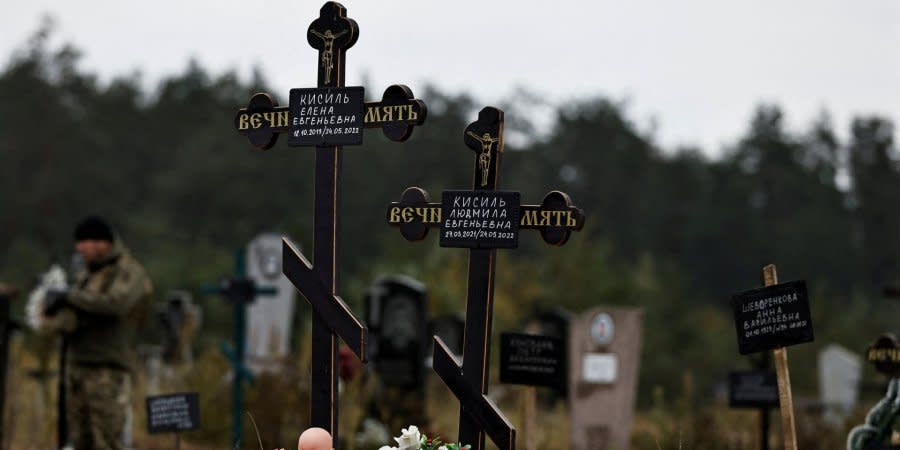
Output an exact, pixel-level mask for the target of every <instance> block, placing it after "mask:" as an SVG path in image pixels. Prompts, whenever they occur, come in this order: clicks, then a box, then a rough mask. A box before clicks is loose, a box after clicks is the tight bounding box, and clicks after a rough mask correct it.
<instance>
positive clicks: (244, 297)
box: [203, 249, 276, 448]
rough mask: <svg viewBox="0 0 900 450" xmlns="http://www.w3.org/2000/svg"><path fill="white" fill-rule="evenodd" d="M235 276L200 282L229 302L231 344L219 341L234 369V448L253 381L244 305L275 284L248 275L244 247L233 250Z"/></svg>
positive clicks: (240, 434)
mask: <svg viewBox="0 0 900 450" xmlns="http://www.w3.org/2000/svg"><path fill="white" fill-rule="evenodd" d="M235 253H236V254H235V262H234V277H233V278H230V279H226V280H222V282H221V283H219V284H218V285H206V286H203V292H204V293H205V294H218V295H221V296H222V297H223V298H224V299H225V300H226V301H228V302H230V303H231V304H232V312H233V319H232V325H233V327H234V328H233V331H232V336H233V339H234V344H233V345H232V346H230V345H228V343H227V342H223V343H222V353H224V354H225V357H226V358H227V359H228V361H229V362H230V363H231V370H232V371H233V372H234V378H233V379H232V395H231V409H232V411H231V446H232V447H233V448H237V446H238V445H240V443H241V440H242V439H243V436H244V433H243V426H242V424H243V421H242V420H241V418H242V416H243V414H244V411H243V410H244V381H247V382H249V383H253V373H252V372H250V369H248V368H247V365H246V364H245V361H244V353H245V350H246V348H247V305H249V304H250V303H252V302H253V301H254V300H255V299H256V297H257V296H259V295H274V294H275V293H276V290H275V288H273V287H270V286H257V285H256V282H254V281H253V280H251V279H249V278H247V269H246V258H245V257H244V250H243V249H239V250H237V251H236V252H235Z"/></svg>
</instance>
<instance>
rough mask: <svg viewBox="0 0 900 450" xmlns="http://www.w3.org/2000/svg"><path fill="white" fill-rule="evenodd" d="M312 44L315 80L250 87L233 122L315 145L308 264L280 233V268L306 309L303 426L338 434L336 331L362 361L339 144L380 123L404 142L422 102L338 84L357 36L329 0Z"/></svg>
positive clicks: (358, 139)
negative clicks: (284, 98) (350, 297)
mask: <svg viewBox="0 0 900 450" xmlns="http://www.w3.org/2000/svg"><path fill="white" fill-rule="evenodd" d="M306 36H307V41H308V42H309V44H310V45H311V46H312V47H313V48H315V49H317V50H318V51H319V58H318V61H319V63H318V87H317V88H312V89H292V90H291V93H290V104H289V106H288V107H283V106H281V107H280V106H278V104H277V102H276V101H275V100H274V99H273V98H272V97H271V96H270V95H268V94H256V95H254V96H253V97H251V99H250V103H249V105H248V106H247V108H244V109H241V110H240V111H238V112H237V114H236V115H235V118H234V127H235V129H236V130H237V131H238V133H240V134H242V135H246V136H247V138H248V139H249V140H250V143H251V144H253V145H254V146H256V147H258V148H261V149H267V148H271V147H272V146H274V145H275V142H276V141H277V139H278V135H279V134H282V133H286V134H288V145H289V146H292V147H301V146H314V147H316V166H315V206H314V237H313V238H314V245H313V261H314V262H315V266H313V265H312V264H311V263H310V262H309V261H308V260H307V259H306V258H305V257H304V256H303V254H302V253H301V252H300V251H299V249H297V248H296V247H295V246H294V245H293V244H291V243H290V242H289V241H288V240H286V239H285V240H284V245H283V264H282V265H283V270H284V274H285V275H286V276H287V277H288V279H290V280H291V282H292V283H293V284H294V286H295V287H296V288H297V289H298V290H299V291H300V293H301V294H302V295H303V296H304V297H305V298H306V299H307V301H309V303H310V304H311V305H312V308H313V312H314V313H313V321H312V369H311V370H312V377H311V391H312V392H311V402H310V410H311V412H310V421H311V426H314V427H320V428H324V429H326V430H328V431H329V432H330V433H331V435H332V437H333V439H334V442H335V443H337V442H338V441H339V440H338V403H339V402H338V370H337V363H338V340H337V339H338V337H340V338H341V339H343V340H344V342H346V343H347V345H348V346H349V347H350V349H351V350H353V352H354V353H355V354H356V356H357V357H359V358H360V360H362V361H363V362H365V361H366V340H367V335H368V333H367V330H366V327H365V325H363V324H362V323H361V322H360V321H359V320H358V319H357V318H356V317H355V316H354V315H353V313H352V312H351V311H350V309H349V308H348V307H347V305H346V303H345V302H344V301H343V300H342V299H341V298H340V297H338V296H337V295H336V292H337V286H338V258H337V256H338V230H339V229H340V221H339V214H338V211H339V208H340V196H341V159H342V152H341V150H342V148H343V145H359V144H361V143H362V134H363V133H362V129H364V128H381V129H382V131H383V132H384V134H385V135H386V136H387V137H388V138H389V139H391V140H394V141H404V140H406V139H407V138H409V136H410V134H411V133H412V130H413V127H415V126H416V125H421V124H422V123H423V122H424V120H425V116H426V115H427V109H426V107H425V103H424V102H422V101H421V100H417V99H415V98H414V97H413V94H412V91H410V89H409V88H408V87H406V86H402V85H393V86H390V87H389V88H387V90H385V92H384V95H383V97H382V99H381V101H380V102H369V103H364V102H363V97H364V92H363V88H362V87H345V85H344V76H345V69H346V51H347V49H349V48H350V47H352V46H353V44H355V43H356V40H357V39H358V37H359V27H358V26H357V24H356V22H355V21H354V20H352V19H350V18H348V17H347V10H346V9H345V8H344V7H343V6H342V5H340V4H339V3H335V2H328V3H326V4H325V5H324V6H323V7H322V9H321V10H320V13H319V18H317V19H316V20H315V21H313V22H312V24H311V25H310V26H309V29H308V30H307V34H306Z"/></svg>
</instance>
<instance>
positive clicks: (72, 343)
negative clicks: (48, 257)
mask: <svg viewBox="0 0 900 450" xmlns="http://www.w3.org/2000/svg"><path fill="white" fill-rule="evenodd" d="M75 250H76V251H77V252H78V253H79V254H80V255H81V256H82V258H83V259H84V267H83V268H82V269H81V271H80V272H79V273H78V274H77V275H76V276H75V279H74V282H73V283H72V285H71V287H70V289H69V290H68V292H66V293H65V294H64V295H60V296H58V298H55V299H53V300H51V301H48V306H47V309H46V310H45V314H46V315H48V316H50V317H48V320H51V321H53V325H52V328H55V329H57V330H60V331H62V332H64V333H66V339H67V340H68V346H69V347H68V355H67V358H66V369H67V372H68V373H67V377H66V393H67V395H68V400H67V404H66V419H67V421H68V425H69V432H70V438H71V442H72V443H73V444H74V448H75V450H94V449H96V450H106V449H111V450H120V449H122V448H123V446H124V444H123V435H124V432H125V426H126V418H127V416H128V413H129V412H130V408H131V373H132V371H133V365H134V363H135V359H136V357H135V354H134V351H133V350H132V348H133V342H132V340H133V337H134V331H135V329H136V328H137V324H138V322H139V320H140V318H139V316H140V315H141V313H142V311H145V310H146V305H147V303H148V301H149V297H150V294H151V292H152V285H151V283H150V279H149V278H148V277H147V274H146V273H145V272H144V269H143V268H142V267H141V265H140V264H139V263H138V262H137V261H136V260H135V259H134V258H133V257H132V256H131V255H130V254H129V252H128V251H127V250H126V249H125V247H124V246H123V245H122V243H121V242H120V240H119V239H116V238H115V237H114V236H113V233H112V230H111V228H110V227H109V225H107V223H106V222H105V221H103V219H101V218H99V217H93V216H92V217H88V218H86V219H85V220H83V221H82V222H81V223H80V224H78V226H77V227H76V229H75Z"/></svg>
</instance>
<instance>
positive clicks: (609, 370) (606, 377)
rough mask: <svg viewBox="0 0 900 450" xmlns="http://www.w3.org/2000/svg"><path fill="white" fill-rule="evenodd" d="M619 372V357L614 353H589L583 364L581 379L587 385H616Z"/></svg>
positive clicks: (585, 356)
mask: <svg viewBox="0 0 900 450" xmlns="http://www.w3.org/2000/svg"><path fill="white" fill-rule="evenodd" d="M618 372H619V357H618V356H616V355H615V354H612V353H588V354H585V355H584V359H583V360H582V364H581V379H582V380H583V381H584V382H585V383H595V384H610V383H615V382H616V378H617V377H618Z"/></svg>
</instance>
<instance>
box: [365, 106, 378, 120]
mask: <svg viewBox="0 0 900 450" xmlns="http://www.w3.org/2000/svg"><path fill="white" fill-rule="evenodd" d="M364 120H365V121H366V122H368V123H378V122H381V110H379V109H378V108H377V107H375V106H370V107H368V108H366V118H365V119H364Z"/></svg>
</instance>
